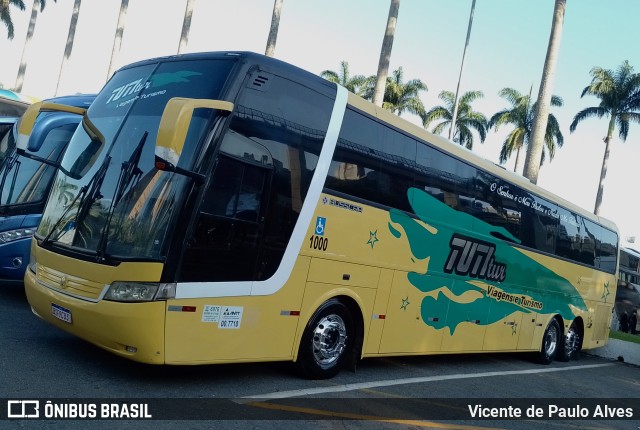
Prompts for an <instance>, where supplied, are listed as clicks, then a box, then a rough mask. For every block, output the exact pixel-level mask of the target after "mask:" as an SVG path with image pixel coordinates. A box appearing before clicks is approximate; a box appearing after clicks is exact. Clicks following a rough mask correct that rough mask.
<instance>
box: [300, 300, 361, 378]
mask: <svg viewBox="0 0 640 430" xmlns="http://www.w3.org/2000/svg"><path fill="white" fill-rule="evenodd" d="M354 338H355V332H354V323H353V318H352V316H351V314H350V312H349V308H347V306H345V304H344V303H342V302H340V301H338V300H335V299H333V300H329V301H328V302H326V303H325V304H323V305H322V306H321V307H320V308H319V309H318V310H317V311H316V313H315V314H314V316H313V317H312V318H311V320H310V321H309V324H308V325H307V327H306V328H305V330H304V333H303V335H302V340H301V341H300V349H299V351H298V361H297V365H298V369H299V370H300V371H301V373H302V374H303V376H305V377H307V378H309V379H328V378H332V377H333V376H335V375H336V374H337V373H338V372H339V371H340V369H341V368H342V366H343V364H344V360H345V357H346V356H347V355H348V352H349V351H350V349H351V348H352V347H353V342H354Z"/></svg>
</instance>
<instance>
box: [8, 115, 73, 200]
mask: <svg viewBox="0 0 640 430" xmlns="http://www.w3.org/2000/svg"><path fill="white" fill-rule="evenodd" d="M74 129H75V125H74V124H69V125H65V126H62V127H58V128H57V129H54V130H52V131H50V132H49V133H48V134H47V137H46V139H45V140H44V141H43V143H42V146H41V147H40V149H39V150H38V151H37V152H32V151H27V153H28V154H33V155H35V156H37V157H41V158H44V159H47V160H51V161H54V162H55V161H57V160H58V158H59V157H60V153H61V152H62V150H63V149H64V147H65V145H66V143H67V142H68V141H69V139H70V138H71V135H72V134H73V131H74ZM11 142H13V143H11ZM2 147H7V148H11V149H10V150H8V151H7V152H6V153H4V154H3V155H4V158H3V159H2V161H1V164H0V204H2V205H3V206H6V205H21V204H29V203H35V202H43V201H44V199H45V198H46V196H47V194H48V191H49V184H50V183H51V180H52V178H53V175H54V173H55V171H56V169H55V167H53V166H50V165H47V164H43V163H42V162H41V161H38V160H37V159H31V158H28V157H23V156H20V155H18V154H17V153H16V150H15V140H14V139H13V133H9V134H8V135H7V136H5V139H3V141H2V143H1V144H0V148H2Z"/></svg>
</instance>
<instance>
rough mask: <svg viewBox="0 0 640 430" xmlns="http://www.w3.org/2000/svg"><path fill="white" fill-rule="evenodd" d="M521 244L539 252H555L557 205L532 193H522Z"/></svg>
mask: <svg viewBox="0 0 640 430" xmlns="http://www.w3.org/2000/svg"><path fill="white" fill-rule="evenodd" d="M523 196H524V200H523V201H525V205H524V206H525V209H524V210H523V213H522V244H523V245H524V246H528V247H529V248H533V249H537V250H538V251H541V252H546V253H549V254H555V252H556V236H557V234H558V233H557V232H558V217H559V214H558V207H557V206H556V205H555V204H553V203H550V202H548V201H547V200H545V199H543V198H540V197H538V196H536V195H534V194H530V193H523Z"/></svg>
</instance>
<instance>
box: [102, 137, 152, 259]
mask: <svg viewBox="0 0 640 430" xmlns="http://www.w3.org/2000/svg"><path fill="white" fill-rule="evenodd" d="M148 135H149V132H148V131H145V132H144V133H143V134H142V137H141V138H140V141H139V142H138V145H137V146H136V148H135V149H134V150H133V152H132V153H131V156H130V157H129V159H128V160H127V161H125V162H124V163H122V167H121V168H120V176H119V177H118V183H117V185H116V191H115V193H114V197H113V200H112V201H111V206H110V207H109V212H108V215H107V221H106V224H105V227H104V228H103V229H102V235H101V236H100V242H99V243H98V249H97V253H98V259H102V260H103V259H104V257H105V255H106V248H107V241H108V238H109V230H110V227H111V219H112V218H113V213H114V212H115V209H116V206H117V205H118V203H119V202H120V200H122V197H123V196H124V195H125V193H126V191H127V190H132V189H133V188H134V187H135V184H137V183H138V181H139V180H140V178H141V177H142V170H141V169H140V167H139V166H138V165H139V164H140V156H141V155H142V149H143V148H144V144H145V142H146V141H147V136H148ZM132 184H133V185H132Z"/></svg>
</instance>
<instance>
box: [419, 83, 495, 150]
mask: <svg viewBox="0 0 640 430" xmlns="http://www.w3.org/2000/svg"><path fill="white" fill-rule="evenodd" d="M438 97H439V98H440V100H442V101H443V102H444V105H443V106H435V107H433V108H431V109H430V110H429V111H428V112H426V113H425V114H424V115H423V116H422V124H423V125H424V128H428V127H429V125H431V123H432V122H434V121H438V120H441V121H440V122H439V123H438V124H436V125H435V126H434V127H433V129H432V131H433V132H434V133H436V134H442V132H443V131H444V130H445V129H449V128H450V127H451V121H452V118H453V109H454V105H455V94H454V93H452V92H451V91H442V92H441V93H440V95H439V96H438ZM482 97H484V94H483V93H482V91H467V92H465V93H464V94H463V95H462V97H460V100H459V101H458V115H457V116H456V123H455V127H454V133H453V141H454V142H456V143H459V144H460V145H462V146H464V147H466V148H467V149H473V141H474V139H473V133H472V130H475V131H476V132H477V133H478V135H479V136H480V142H484V140H485V138H486V137H487V118H486V117H485V116H484V115H483V114H482V113H480V112H476V111H474V110H473V108H472V107H471V103H472V102H473V101H474V100H477V99H479V98H482Z"/></svg>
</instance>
